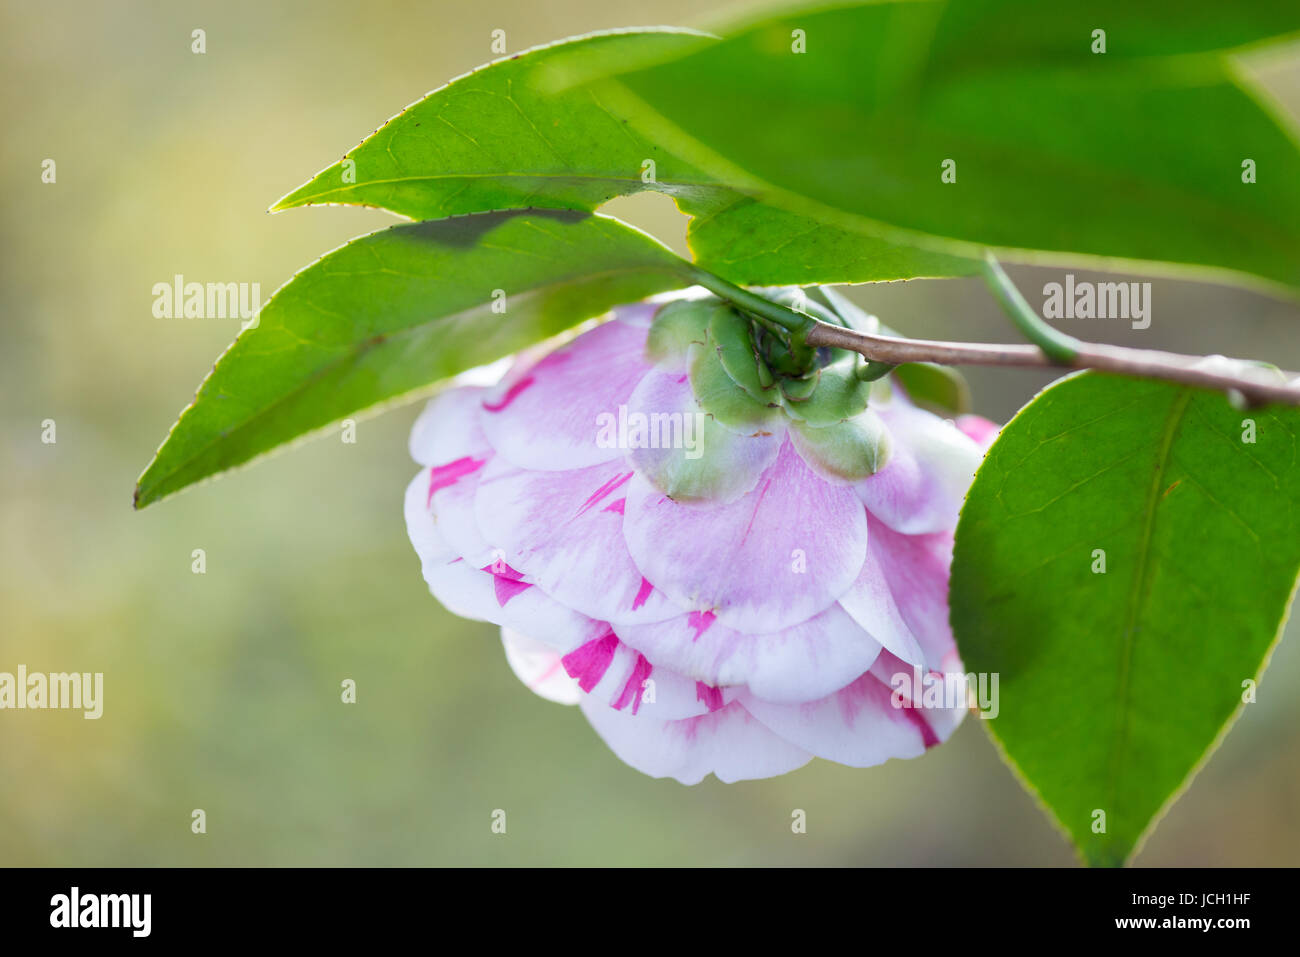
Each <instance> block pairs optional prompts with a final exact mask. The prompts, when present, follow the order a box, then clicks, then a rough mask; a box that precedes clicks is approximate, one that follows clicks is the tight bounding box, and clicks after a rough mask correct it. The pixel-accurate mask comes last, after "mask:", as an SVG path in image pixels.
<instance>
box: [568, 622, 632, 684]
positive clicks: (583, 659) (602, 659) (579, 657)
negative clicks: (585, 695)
mask: <svg viewBox="0 0 1300 957" xmlns="http://www.w3.org/2000/svg"><path fill="white" fill-rule="evenodd" d="M617 650H618V636H617V635H615V634H614V633H613V632H612V631H611V632H610V633H609V634H608V635H606V636H605V637H603V638H593V639H592V640H591V641H589V642H587V643H586V644H585V645H582V646H581V647H579V648H575V649H573V651H571V652H569V653H568V654H567V655H565V656H564V657H563V658H561V659H560V661H562V662H563V663H564V670H565V671H567V672H568V673H569V677H570V678H577V679H578V687H579V688H581V689H582V690H583V691H590V690H591V689H592V688H594V687H596V685H598V684H600V679H601V678H603V677H605V670H606V669H607V668H609V663H610V662H611V661H613V660H614V652H615V651H617Z"/></svg>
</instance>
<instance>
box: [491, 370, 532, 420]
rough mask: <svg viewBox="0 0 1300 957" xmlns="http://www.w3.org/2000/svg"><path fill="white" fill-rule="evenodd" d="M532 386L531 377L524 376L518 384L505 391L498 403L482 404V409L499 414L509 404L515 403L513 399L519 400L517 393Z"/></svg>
mask: <svg viewBox="0 0 1300 957" xmlns="http://www.w3.org/2000/svg"><path fill="white" fill-rule="evenodd" d="M532 384H533V377H532V376H524V377H523V378H522V379H520V380H519V381H518V382H516V383H515V384H514V385H512V386H511V387H510V388H509V389H507V390H506V394H505V395H504V396H502V397H501V401H500V402H484V403H483V408H484V409H485V410H487V411H488V412H500V411H501V410H502V409H504V408H505V407H506V406H508V405H509V404H510V403H511V402H513V401H515V399H517V398H519V393H520V392H523V391H524V390H525V389H527V388H528V387H529V386H530V385H532Z"/></svg>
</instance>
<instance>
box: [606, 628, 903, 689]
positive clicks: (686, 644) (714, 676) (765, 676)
mask: <svg viewBox="0 0 1300 957" xmlns="http://www.w3.org/2000/svg"><path fill="white" fill-rule="evenodd" d="M617 631H618V634H619V637H621V638H622V639H623V640H624V641H626V642H627V643H628V644H629V645H631V646H632V647H633V648H635V649H637V650H638V651H640V652H642V653H644V654H645V655H646V657H647V658H649V659H650V660H651V661H653V662H655V663H656V664H657V665H662V666H665V667H667V668H671V669H673V670H674V671H678V672H681V673H682V674H684V675H687V676H689V677H691V678H696V679H699V680H701V681H704V682H706V683H707V684H710V685H715V686H723V687H727V686H732V685H742V686H748V688H749V690H750V691H752V692H753V693H754V694H756V695H758V696H759V697H760V698H764V699H766V700H768V701H787V702H788V701H810V700H813V699H816V698H821V697H823V696H825V695H828V694H830V693H831V692H832V691H835V690H837V689H839V688H843V687H844V686H845V685H846V684H848V683H849V682H851V681H853V680H854V679H855V678H856V677H858V675H860V674H862V673H863V672H864V671H866V670H867V669H868V668H870V667H871V664H872V662H874V661H875V660H876V656H877V655H879V654H880V650H881V649H880V645H879V643H877V642H876V641H875V640H874V639H873V638H872V637H871V636H870V635H868V634H867V633H866V632H865V631H864V630H863V629H862V627H861V626H860V625H858V623H857V622H855V621H854V620H853V619H852V618H851V617H850V616H849V614H848V613H847V612H846V611H844V609H842V608H840V607H839V606H838V605H831V606H830V607H829V608H827V609H826V610H825V611H824V612H822V613H821V614H819V615H814V616H813V617H812V618H810V619H808V620H807V621H803V622H800V623H798V624H796V625H792V626H790V627H789V628H785V629H783V630H781V631H777V632H773V633H770V634H766V635H746V634H743V633H741V632H739V631H735V630H733V629H731V628H728V627H727V626H726V625H724V624H722V623H721V622H718V621H715V620H714V616H713V615H712V614H711V613H705V612H693V613H691V614H686V615H677V616H676V617H673V618H669V619H668V620H667V621H661V622H654V623H652V624H644V625H626V626H620V627H619V628H618V629H617Z"/></svg>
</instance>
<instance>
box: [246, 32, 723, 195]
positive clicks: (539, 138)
mask: <svg viewBox="0 0 1300 957" xmlns="http://www.w3.org/2000/svg"><path fill="white" fill-rule="evenodd" d="M699 42H701V36H700V34H698V33H696V32H694V31H685V30H683V31H673V30H668V29H663V30H646V31H629V32H620V33H606V34H594V35H591V36H586V37H579V38H577V39H575V40H571V41H567V42H564V43H558V44H554V45H551V46H544V47H538V48H536V49H533V50H528V51H527V52H525V53H521V54H519V55H517V56H512V57H509V58H507V59H503V60H497V61H495V62H493V63H490V64H488V65H487V66H484V67H480V68H479V69H477V70H475V71H474V72H472V73H468V74H466V75H464V76H462V77H459V78H457V79H455V80H453V81H451V82H450V83H448V84H447V85H446V86H444V87H441V88H439V89H437V90H434V91H433V92H432V93H430V94H428V95H427V96H425V97H424V98H423V99H422V100H420V101H419V102H417V103H413V104H412V105H410V106H408V107H407V108H406V109H405V110H403V111H402V112H401V113H399V114H398V115H397V116H395V117H393V118H392V119H391V120H389V121H388V122H387V123H385V124H384V125H383V126H382V127H381V128H380V129H379V130H378V131H377V132H375V133H374V134H373V135H372V136H370V137H369V138H368V139H367V140H365V141H364V142H363V143H361V145H359V146H357V147H356V148H355V149H352V150H350V151H349V152H348V153H347V154H346V155H345V156H344V158H343V159H342V160H340V161H339V162H337V163H335V164H334V165H332V166H330V167H328V168H326V169H325V170H323V171H321V172H320V173H318V174H317V175H316V176H315V177H313V178H312V179H311V180H310V181H308V182H307V183H305V184H304V185H302V186H300V187H299V188H298V189H296V190H294V191H293V192H291V193H290V194H289V195H287V196H285V197H284V198H283V199H281V200H280V201H279V202H277V203H276V204H275V205H274V206H273V207H271V208H272V209H273V210H281V209H289V208H291V207H294V206H307V205H311V204H318V203H347V204H359V205H367V206H378V207H380V208H382V209H387V210H391V211H392V212H395V213H399V214H401V215H403V216H409V217H410V218H411V219H442V218H443V217H445V216H454V215H458V214H461V213H472V212H481V211H485V210H499V209H519V208H525V207H536V208H547V209H585V210H591V209H595V208H596V207H597V206H599V205H600V204H601V203H603V202H605V201H606V200H609V199H612V198H613V197H615V196H621V195H623V194H626V193H634V192H638V191H640V190H643V189H657V190H660V191H662V192H666V193H669V194H671V195H675V196H687V195H692V194H698V195H701V196H702V195H704V194H707V193H708V192H709V191H710V190H711V189H718V188H719V187H718V185H717V184H715V183H712V182H711V181H710V180H709V177H707V176H706V175H705V174H703V173H701V172H700V171H699V170H697V169H696V168H695V167H693V166H690V165H688V164H686V163H684V162H682V161H681V160H679V159H677V158H675V157H673V156H671V155H669V154H668V153H666V152H665V151H664V150H663V149H662V148H661V147H660V146H659V145H658V144H656V143H653V142H651V141H649V140H647V139H645V138H644V137H642V136H640V135H639V134H637V133H635V132H634V131H633V130H632V129H631V128H630V127H629V126H628V124H627V123H626V122H625V121H624V120H622V119H621V118H619V117H616V116H614V115H613V114H611V113H610V112H609V111H608V110H607V109H606V108H605V107H604V105H603V104H602V103H601V102H600V100H599V98H598V97H597V95H596V94H595V93H593V92H592V91H591V90H589V89H583V88H570V89H567V90H559V91H557V90H554V89H552V88H551V87H552V85H553V84H548V83H547V82H546V77H547V76H549V75H551V74H550V72H549V71H554V70H555V69H558V67H559V65H560V64H567V65H568V66H569V68H574V65H575V63H580V62H581V61H582V60H583V59H584V58H592V57H602V58H604V57H608V58H610V60H611V61H612V62H619V61H620V60H625V59H626V58H627V57H629V56H633V55H639V56H647V55H650V56H659V57H663V56H667V55H671V54H673V53H676V52H678V51H681V50H684V49H691V48H693V47H694V46H696V45H698V43H699ZM557 61H559V63H558V64H557ZM647 160H653V162H654V164H655V167H654V181H651V182H646V181H645V179H644V178H643V177H644V175H645V173H646V171H647V169H648V167H646V166H645V165H644V164H645V163H646V161H647ZM349 180H351V181H349Z"/></svg>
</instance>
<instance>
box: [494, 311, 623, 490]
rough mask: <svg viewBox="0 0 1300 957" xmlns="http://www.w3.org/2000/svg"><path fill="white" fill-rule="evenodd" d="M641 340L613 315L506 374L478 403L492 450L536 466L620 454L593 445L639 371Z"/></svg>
mask: <svg viewBox="0 0 1300 957" xmlns="http://www.w3.org/2000/svg"><path fill="white" fill-rule="evenodd" d="M645 338H646V330H645V328H644V327H643V326H640V325H637V324H636V323H633V322H622V321H619V320H617V319H615V320H611V321H609V322H605V323H603V324H602V325H599V326H597V327H596V328H594V329H592V330H590V331H589V332H585V333H583V334H582V335H580V336H579V337H578V338H576V339H574V340H573V341H572V342H570V343H569V344H567V345H565V346H562V347H561V348H559V349H557V350H555V351H554V352H552V353H549V354H548V355H546V356H545V357H543V358H542V359H540V360H539V361H538V362H536V363H534V364H533V365H531V366H528V367H526V368H523V369H521V370H518V371H516V372H514V373H512V374H511V375H509V376H507V377H506V378H505V379H504V380H503V381H502V382H501V384H500V385H498V386H497V387H496V388H495V389H492V390H489V391H488V392H487V393H485V394H484V395H483V397H482V401H481V402H480V415H479V422H480V423H481V425H482V427H483V431H484V433H485V434H486V435H487V438H488V441H489V442H490V443H491V444H492V447H493V448H494V449H496V451H497V452H498V453H500V454H501V455H502V456H504V457H505V458H506V459H508V460H509V461H510V462H511V463H512V464H514V465H516V466H518V467H519V468H526V469H536V470H540V471H551V470H562V469H575V468H586V467H588V466H591V465H597V464H599V463H602V462H610V461H612V460H614V459H617V458H621V457H622V455H623V452H622V450H621V449H619V448H616V447H614V448H608V447H602V446H601V445H600V444H598V443H597V441H596V439H597V431H598V424H597V420H598V418H599V416H600V415H601V414H602V413H610V414H617V413H618V407H619V406H620V405H622V404H624V403H626V402H627V397H628V396H629V395H631V394H632V390H633V389H634V388H635V387H636V384H637V382H639V381H640V379H641V376H642V375H644V374H645V370H646V360H645V356H644V351H645Z"/></svg>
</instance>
